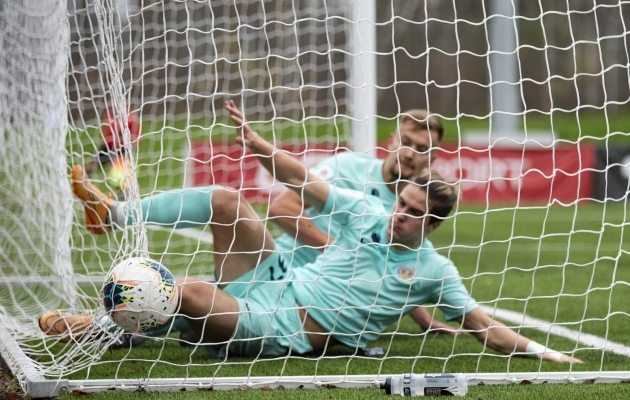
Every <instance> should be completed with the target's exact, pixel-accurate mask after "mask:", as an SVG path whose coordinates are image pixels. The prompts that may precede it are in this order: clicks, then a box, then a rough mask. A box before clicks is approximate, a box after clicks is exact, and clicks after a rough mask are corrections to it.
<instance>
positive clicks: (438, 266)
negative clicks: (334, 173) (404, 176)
mask: <svg viewBox="0 0 630 400" xmlns="http://www.w3.org/2000/svg"><path fill="white" fill-rule="evenodd" d="M322 213H326V214H329V215H331V217H332V218H333V219H334V220H335V221H336V222H337V223H338V224H340V226H341V227H342V229H343V235H340V236H339V237H338V238H337V241H336V242H335V244H333V245H331V246H329V247H328V248H327V249H326V251H325V252H323V253H322V255H321V256H320V257H318V258H317V259H316V261H315V262H313V263H309V264H306V265H304V266H303V267H301V268H295V269H293V270H292V271H291V277H290V281H291V284H290V287H291V290H292V293H293V295H294V296H295V298H296V300H297V302H298V303H300V305H302V306H304V307H307V308H308V310H309V311H308V313H309V315H310V316H312V317H313V319H315V321H317V322H318V323H319V324H320V325H321V327H322V328H324V329H325V330H327V331H329V332H331V334H332V335H333V336H334V337H335V338H336V339H337V340H338V341H339V342H341V343H344V344H345V345H347V346H351V347H358V348H364V347H366V345H367V343H368V342H370V341H373V340H376V339H377V338H378V336H379V334H380V333H381V332H382V331H383V330H384V329H385V328H387V327H388V326H390V325H391V324H392V323H394V322H395V321H397V320H398V319H400V318H401V317H402V316H403V315H405V314H407V313H409V312H410V311H411V310H413V309H414V308H416V307H418V306H420V305H422V304H425V303H434V304H436V305H437V306H438V307H439V308H440V309H441V310H442V312H443V313H444V315H445V317H446V319H447V320H451V319H453V318H456V317H459V316H461V315H463V314H466V313H468V312H470V311H472V310H473V309H475V308H476V307H477V303H476V302H475V300H474V299H473V298H472V297H471V296H470V295H469V293H468V291H467V290H466V288H465V287H464V285H463V283H462V279H461V278H460V276H459V273H458V271H457V269H456V268H455V266H454V265H453V263H452V262H451V261H450V260H449V259H448V258H446V257H444V256H442V255H440V254H439V253H438V252H437V251H436V250H435V249H434V247H433V245H432V244H431V242H430V241H429V240H426V239H425V241H424V243H423V244H422V246H421V247H420V248H419V249H412V250H408V251H396V250H394V249H393V248H391V246H390V245H388V240H387V237H386V229H387V220H388V217H389V214H390V212H389V211H388V210H386V209H385V208H384V207H383V205H382V203H381V201H380V200H379V199H378V198H376V197H374V196H364V194H363V193H360V192H356V191H352V190H347V189H339V188H337V189H336V190H335V188H334V187H332V185H331V191H330V195H329V197H328V199H327V202H326V204H325V206H324V208H323V210H322Z"/></svg>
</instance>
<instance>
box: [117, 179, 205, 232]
mask: <svg viewBox="0 0 630 400" xmlns="http://www.w3.org/2000/svg"><path fill="white" fill-rule="evenodd" d="M216 187H217V186H205V187H199V188H190V189H184V190H179V189H176V190H170V191H168V192H164V193H159V194H156V195H151V196H148V197H145V198H143V199H142V200H141V201H140V205H141V207H142V218H141V219H142V220H143V221H144V222H149V223H154V224H158V225H160V226H163V227H169V228H173V227H174V228H176V229H182V228H193V227H199V226H203V225H206V224H207V223H209V222H210V219H211V218H212V193H213V192H214V189H215V188H216ZM127 205H128V202H116V203H114V204H113V205H112V208H111V211H110V217H111V219H112V223H113V224H115V225H117V226H120V227H125V226H130V225H133V222H134V216H135V215H136V212H135V210H127V212H128V214H127V212H126V210H125V208H126V207H127Z"/></svg>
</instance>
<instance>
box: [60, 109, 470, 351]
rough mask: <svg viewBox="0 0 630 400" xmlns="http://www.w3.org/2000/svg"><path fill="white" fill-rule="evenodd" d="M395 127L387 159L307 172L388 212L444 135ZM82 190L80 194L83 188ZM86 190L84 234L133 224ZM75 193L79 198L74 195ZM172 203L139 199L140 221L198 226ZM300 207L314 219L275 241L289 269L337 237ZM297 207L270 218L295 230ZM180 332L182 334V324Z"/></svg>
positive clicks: (416, 313) (431, 120) (424, 127)
mask: <svg viewBox="0 0 630 400" xmlns="http://www.w3.org/2000/svg"><path fill="white" fill-rule="evenodd" d="M130 121H131V120H130ZM399 123H400V127H399V129H398V131H397V132H394V133H392V134H391V136H390V138H389V146H388V156H387V158H386V159H385V160H379V159H377V158H374V157H369V156H365V155H360V154H352V153H343V154H340V155H338V156H336V157H330V158H328V159H327V160H325V161H323V162H321V163H320V164H319V165H318V166H316V167H315V168H314V169H313V170H314V172H315V173H317V174H318V175H319V176H320V177H322V178H323V180H326V181H329V182H332V181H334V183H335V186H337V187H344V188H349V189H354V190H359V191H361V192H364V193H368V194H370V195H373V196H376V197H378V198H379V199H380V200H381V202H382V203H383V205H384V206H385V209H388V210H389V209H391V208H392V206H393V204H394V202H395V200H396V194H395V193H396V192H398V191H400V190H402V188H403V187H404V185H405V184H406V182H407V179H409V178H410V177H412V176H414V175H417V174H418V173H419V172H420V171H422V170H423V169H426V168H428V167H429V165H430V162H431V159H432V158H434V155H433V153H434V151H433V149H434V148H435V147H436V146H437V145H438V144H439V143H440V142H441V139H442V137H443V133H444V130H443V127H442V123H441V121H440V119H439V118H438V117H437V116H429V114H428V112H427V111H426V110H409V111H408V112H406V113H404V114H403V115H402V116H401V118H400V121H399ZM130 129H131V127H130ZM86 172H87V171H86ZM72 179H73V181H74V182H78V181H80V180H83V179H84V178H83V175H82V172H81V171H80V170H78V169H77V168H75V170H74V171H73V178H72ZM200 190H202V189H200ZM76 192H77V191H76V190H75V193H76ZM82 192H83V193H85V192H86V190H83V191H82ZM87 192H90V193H92V194H93V195H95V196H96V197H95V198H94V199H100V198H103V204H105V205H106V208H100V211H101V212H100V213H96V215H95V214H94V213H92V214H90V213H88V214H86V220H85V221H86V227H87V229H88V230H89V231H91V232H92V233H96V234H100V233H105V232H106V231H107V230H109V229H110V228H111V227H115V226H117V225H118V226H125V225H129V224H132V223H133V221H132V220H133V216H126V215H125V213H124V207H125V206H126V204H125V203H122V202H114V201H112V200H109V199H106V198H104V196H101V195H100V194H99V193H100V191H99V190H98V189H97V188H96V187H90V189H88V190H87ZM77 194H78V193H77ZM78 195H79V197H81V195H80V194H78ZM85 200H88V205H90V204H91V205H93V206H94V208H98V207H96V205H95V204H94V200H92V199H91V198H85ZM97 201H98V200H97ZM174 204H178V203H173V202H171V201H162V202H160V201H155V200H153V198H145V199H143V201H142V209H143V216H142V219H143V220H144V221H145V222H148V223H159V224H161V225H168V226H172V227H176V228H186V227H190V226H199V224H194V223H190V221H186V220H185V218H182V219H183V220H180V218H179V214H178V212H179V208H177V209H173V210H172V212H171V211H169V206H173V205H174ZM304 207H307V208H308V215H310V216H311V217H315V216H316V217H317V218H314V219H313V220H312V222H313V224H312V225H311V226H309V224H310V222H311V221H310V220H309V221H307V220H306V219H305V218H300V219H299V220H298V223H299V227H298V229H297V230H296V229H293V231H294V232H293V233H295V234H297V240H296V238H294V237H292V236H289V235H288V234H284V235H282V236H281V237H279V238H278V239H276V247H275V248H276V251H278V252H281V253H286V254H287V258H289V260H287V261H290V264H291V266H292V267H293V268H297V267H299V266H301V265H304V264H307V263H309V262H311V261H313V260H314V259H315V258H316V257H317V256H318V255H320V254H321V250H322V248H323V245H324V244H327V243H328V242H332V238H334V237H336V236H337V235H338V234H339V225H338V224H336V223H335V221H334V220H331V219H330V218H329V216H325V215H322V214H321V213H319V212H318V211H317V210H314V209H313V208H311V207H309V205H308V203H305V204H304ZM302 209H303V205H302V200H301V198H300V196H299V195H297V194H296V193H294V192H293V191H286V192H285V193H284V194H283V195H281V196H280V197H279V199H278V200H276V201H275V202H274V203H273V204H272V206H271V209H270V214H271V215H272V216H280V213H278V211H277V210H284V211H283V213H285V215H284V216H282V218H274V221H276V222H278V223H279V225H280V226H281V227H284V228H287V227H289V226H291V225H293V226H295V223H296V216H297V215H298V213H296V212H294V211H293V210H299V211H302ZM286 211H289V212H291V214H292V215H294V217H289V215H286ZM110 212H111V214H110ZM202 223H203V224H205V223H207V221H202ZM321 231H326V232H329V233H328V234H326V235H325V243H323V244H322V243H319V244H315V246H316V247H319V248H314V247H311V246H307V245H303V244H302V243H300V239H301V238H302V237H305V238H307V239H306V241H305V243H314V242H313V241H312V240H309V237H313V235H318V236H316V238H322V237H323V235H324V233H322V232H321ZM302 235H303V236H302ZM319 240H322V239H319ZM410 314H411V316H412V317H413V318H414V320H415V321H416V322H417V323H418V324H419V325H420V326H421V328H422V329H423V330H425V331H427V330H431V332H435V333H450V334H456V333H457V332H458V330H457V329H454V328H452V327H450V326H449V325H447V324H444V323H442V322H439V321H436V320H434V319H433V318H432V317H431V315H430V314H429V313H428V312H427V311H426V310H425V309H424V307H418V308H416V309H415V310H413V311H412V312H411V313H410ZM180 328H181V329H184V330H185V327H184V326H183V325H181V326H180ZM459 332H461V331H459ZM182 339H183V340H184V341H185V342H197V341H198V338H196V337H195V335H190V334H186V333H185V332H183V333H182Z"/></svg>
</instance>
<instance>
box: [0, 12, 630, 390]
mask: <svg viewBox="0 0 630 400" xmlns="http://www.w3.org/2000/svg"><path fill="white" fill-rule="evenodd" d="M357 3H358V2H352V1H327V0H305V1H296V2H286V1H280V0H276V1H261V2H228V3H226V2H223V1H214V0H211V1H204V2H201V1H158V0H156V1H143V2H140V1H133V0H94V1H91V0H71V1H68V3H67V8H66V7H65V5H64V6H61V5H60V4H59V3H58V2H57V3H55V2H52V1H51V2H39V1H34V0H32V1H29V0H22V1H19V2H2V3H1V4H0V12H1V13H0V24H1V26H0V27H1V31H2V35H0V41H1V42H2V48H3V52H2V54H1V55H0V62H1V64H0V99H1V100H0V124H1V126H2V130H3V132H2V136H0V166H1V167H0V180H1V181H2V182H3V185H2V187H1V188H0V221H2V223H1V225H0V280H1V281H2V282H0V299H1V302H0V323H1V324H2V325H3V326H4V327H5V328H6V329H7V330H8V331H9V332H10V333H11V335H12V337H14V338H16V340H19V341H22V342H24V343H27V344H28V345H27V346H24V347H23V348H24V351H25V352H26V353H27V354H28V355H29V356H31V357H32V358H34V359H36V360H37V362H36V365H37V368H38V369H40V370H41V372H42V373H43V375H44V376H46V377H48V378H52V379H62V378H63V379H68V378H69V379H92V378H94V377H106V378H108V379H119V380H120V379H122V378H138V379H145V378H154V377H169V378H195V377H199V376H204V377H208V376H213V377H225V376H244V377H253V376H257V375H287V376H290V375H308V376H312V377H317V376H323V375H331V374H332V375H338V374H341V375H352V374H381V375H382V374H388V373H393V372H403V371H409V370H414V371H419V372H439V371H454V372H466V373H471V374H475V373H487V372H496V373H509V372H518V371H529V372H534V373H538V374H540V373H542V372H545V371H548V370H554V371H556V370H557V371H560V372H562V373H563V375H561V376H563V377H566V376H567V375H569V374H570V372H571V371H576V370H579V371H596V372H597V373H599V374H605V373H606V372H608V371H614V370H620V371H627V370H628V367H629V364H630V363H629V362H628V360H627V357H628V355H629V354H630V350H629V348H628V341H627V339H626V337H625V331H624V326H625V325H626V324H627V322H628V318H629V317H630V315H629V314H628V311H627V309H626V308H624V306H623V304H624V299H625V298H627V296H628V295H629V294H630V292H629V288H628V285H627V282H628V281H630V276H629V275H628V272H627V271H625V270H624V269H623V268H620V267H621V266H622V265H623V264H624V263H625V262H626V261H628V254H629V252H630V249H629V248H628V245H627V243H628V240H627V233H626V227H627V226H628V217H627V211H626V210H627V208H626V206H627V193H628V165H629V160H630V158H629V157H630V150H629V149H628V146H627V142H628V133H627V132H628V131H629V130H630V124H629V123H627V122H626V120H627V118H624V113H626V111H627V108H628V106H627V105H628V99H629V98H630V89H629V82H630V72H629V70H628V65H629V55H628V44H627V23H628V22H630V21H629V20H628V12H629V11H630V10H629V9H628V6H629V5H628V3H627V2H624V1H586V0H576V1H571V2H567V1H554V0H545V1H539V2H524V1H521V2H518V1H511V2H508V1H490V2H456V1H454V2H440V1H432V0H427V1H424V2H396V1H390V2H387V1H379V2H376V4H375V5H373V6H374V7H376V13H375V14H376V20H375V21H363V22H362V23H359V22H358V18H360V16H361V15H364V14H363V13H361V12H357V7H358V5H357ZM365 6H366V5H365V4H361V7H365ZM366 22H367V25H368V26H369V27H372V29H374V31H375V32H376V34H375V35H374V36H375V39H374V42H373V43H367V42H365V41H363V42H361V43H362V45H361V46H357V45H356V42H355V40H360V37H359V38H357V35H358V34H360V32H361V29H363V28H365V25H366ZM357 49H361V50H360V51H361V52H363V53H364V54H363V55H366V54H367V55H369V56H371V57H373V58H374V59H375V65H373V66H370V65H360V67H359V68H357V67H356V64H354V65H353V63H356V62H361V60H364V58H363V59H362V58H361V54H355V53H353V52H355V51H357ZM68 51H69V54H68V53H67V52H68ZM372 68H374V69H376V71H377V72H378V74H377V75H376V81H375V82H367V83H357V82H363V81H361V80H353V79H352V78H353V77H352V74H353V73H354V74H356V73H357V71H359V73H365V76H373V75H371V73H372V72H373V69H372ZM368 70H370V71H372V72H369V71H368ZM361 71H363V72H361ZM354 78H356V76H355V77H354ZM353 85H354V86H353ZM357 86H360V87H357ZM357 90H359V91H360V92H361V93H364V94H365V96H370V95H371V94H370V93H373V94H374V96H375V97H374V98H371V99H370V101H366V103H365V104H359V105H357V104H356V102H354V101H353V100H352V99H353V96H354V95H355V94H356V91H357ZM230 99H233V100H235V101H236V102H237V104H238V105H239V106H240V107H241V109H242V110H243V111H244V114H245V116H246V117H247V119H248V120H249V121H250V123H251V125H252V127H253V128H254V129H256V130H257V131H258V132H259V133H261V135H262V136H264V137H265V138H267V139H269V140H270V141H271V142H272V143H274V144H276V145H277V146H278V147H281V148H283V149H286V150H288V151H290V152H292V153H294V155H295V156H296V157H298V158H302V159H303V160H304V163H305V164H306V165H309V166H310V165H314V164H316V163H317V162H318V161H320V160H322V159H323V158H324V157H327V156H330V155H332V154H333V153H334V152H336V151H345V150H349V149H350V150H352V149H362V148H363V147H362V146H361V144H362V143H357V140H358V139H357V137H359V136H354V137H353V136H352V134H353V132H351V130H352V129H351V128H353V127H354V128H355V129H356V125H352V122H353V119H354V120H355V122H356V120H359V122H365V121H374V120H377V119H378V123H377V124H376V127H377V132H375V133H374V134H375V135H376V141H377V142H378V143H379V146H381V147H386V146H387V139H388V137H389V133H390V132H394V131H396V129H397V127H398V125H397V124H398V122H397V121H398V118H399V117H400V116H401V115H402V114H403V113H404V112H405V111H406V110H409V109H413V108H423V109H429V110H431V111H432V112H433V113H435V114H436V115H438V116H440V117H441V118H442V120H443V122H444V124H445V127H446V136H445V138H444V145H443V146H442V149H435V153H436V154H437V155H438V159H437V161H436V162H435V163H434V164H432V167H434V168H436V169H438V170H439V171H440V172H441V173H442V174H443V175H444V176H445V177H446V178H447V179H449V180H454V181H458V183H460V185H461V188H462V191H463V196H462V200H461V202H460V203H459V204H458V206H457V207H456V210H455V212H454V215H453V216H451V217H449V218H448V219H447V221H446V222H445V223H444V224H443V226H442V227H440V229H439V230H437V231H436V233H434V234H432V235H433V236H432V240H433V243H434V245H435V247H436V249H437V250H438V251H439V252H440V253H442V254H444V255H447V256H448V257H449V258H450V259H451V260H453V262H454V263H455V265H457V267H458V269H459V272H460V274H461V276H462V277H463V278H464V284H465V286H466V287H467V289H468V290H469V291H470V293H471V295H472V297H474V298H475V299H476V300H477V301H478V302H479V303H480V304H481V305H482V307H483V309H484V310H485V311H486V312H487V313H489V314H490V315H493V316H494V317H495V318H496V319H497V320H501V321H503V322H504V323H506V325H508V326H509V327H511V328H512V329H514V330H515V331H517V332H519V333H520V334H523V335H525V336H527V337H531V338H533V339H535V340H537V341H538V342H540V343H543V344H546V345H549V347H552V348H554V349H557V350H560V351H562V352H564V353H566V354H574V355H575V356H577V357H580V358H582V359H585V360H587V361H588V363H587V364H588V365H587V366H586V367H585V368H582V367H580V366H574V365H563V366H560V367H556V366H554V367H553V368H551V367H548V366H547V365H548V364H546V363H540V362H535V361H534V360H532V359H527V358H525V359H523V358H519V359H516V358H514V359H512V358H509V357H508V356H507V355H504V354H499V353H497V352H494V351H493V350H490V349H489V348H487V347H485V346H484V345H483V344H480V343H479V342H477V341H476V340H475V339H474V338H473V337H472V336H471V335H463V336H458V337H457V338H451V337H448V338H443V337H439V338H435V337H434V335H433V332H432V331H429V332H428V333H427V332H422V331H419V330H418V328H417V325H415V323H414V322H413V321H412V320H411V319H410V318H409V317H405V318H402V319H401V321H400V322H399V323H397V324H394V325H393V326H391V327H389V328H388V329H387V330H386V334H384V335H383V336H381V339H379V341H378V342H377V343H376V344H375V345H374V346H375V347H380V348H382V349H383V351H384V355H379V356H377V357H370V356H366V355H364V354H363V353H360V352H359V350H358V349H354V348H350V349H347V348H341V349H340V347H335V348H333V349H332V350H331V351H329V352H328V353H326V354H325V355H319V354H317V355H312V356H308V357H304V356H298V355H295V354H293V355H290V356H287V357H280V358H278V359H270V358H264V357H253V358H249V359H248V358H237V359H232V358H226V359H213V358H210V357H209V356H208V355H207V354H205V351H204V350H203V348H201V347H192V348H188V347H187V348H184V347H181V346H179V345H178V344H177V343H176V342H175V339H178V337H179V336H178V334H176V333H172V334H170V335H169V336H167V338H166V339H162V338H160V339H155V340H154V339H151V340H149V341H148V342H146V343H145V345H144V346H140V347H138V348H135V349H133V350H129V349H123V350H117V351H113V352H110V353H105V352H104V350H103V347H102V346H101V347H99V346H98V345H99V344H104V343H111V342H112V341H113V340H114V339H116V338H118V337H119V336H120V332H114V333H112V335H104V336H102V337H99V338H97V340H96V341H95V340H94V338H83V339H81V340H80V343H78V344H77V343H72V342H71V343H68V344H63V343H59V342H57V341H54V340H51V339H44V336H43V335H42V333H41V332H40V330H39V329H38V327H37V323H36V317H37V316H38V315H40V314H41V313H42V312H45V311H49V310H53V309H63V310H67V311H70V312H73V313H79V314H90V315H95V316H97V317H100V316H101V315H102V314H103V310H102V306H101V305H100V303H99V299H98V294H99V291H100V289H101V285H102V282H103V278H104V276H105V275H106V273H107V272H108V271H109V270H110V268H111V266H112V263H115V262H117V261H119V260H121V259H124V258H126V257H130V256H136V255H149V256H151V257H153V258H155V259H158V260H160V261H161V262H162V263H163V264H164V265H166V266H167V267H168V268H169V269H170V270H171V271H172V272H173V273H174V275H176V276H202V277H204V278H208V277H210V276H212V274H213V271H214V267H215V266H214V265H213V255H214V247H213V237H212V235H211V231H210V229H209V228H207V227H206V228H204V227H199V228H193V229H171V228H168V227H164V226H162V227H160V226H156V225H155V224H147V225H145V224H143V223H139V222H140V221H138V220H136V221H135V222H136V224H133V225H131V227H130V228H128V229H124V230H115V231H113V232H109V233H107V234H104V235H91V234H89V233H87V232H86V230H85V227H84V225H83V222H84V220H83V211H82V207H81V206H80V204H79V203H78V202H74V203H73V197H72V194H71V191H70V187H69V184H68V182H69V179H68V166H69V165H74V164H81V165H88V164H89V163H91V162H93V161H94V160H95V159H97V158H99V157H100V156H101V152H102V151H103V150H104V146H105V144H106V142H107V135H106V133H105V132H106V131H107V130H116V129H118V128H117V127H120V126H129V127H131V125H132V123H133V122H130V121H131V120H132V119H133V118H137V121H138V122H137V123H138V124H139V125H138V126H139V127H140V131H141V133H140V135H139V139H138V138H134V136H133V135H134V133H133V128H130V129H123V130H122V132H123V135H122V137H123V139H124V140H123V141H124V143H123V148H124V150H125V155H124V158H125V160H126V162H127V163H128V164H129V165H132V171H133V174H132V179H131V183H130V184H129V185H127V186H126V187H127V189H126V190H125V193H123V194H121V195H120V196H119V198H120V199H124V200H127V201H129V202H130V203H129V204H130V208H128V209H127V211H128V212H130V213H134V212H135V213H136V214H137V213H138V212H139V210H140V199H142V198H146V197H148V196H150V195H155V194H159V193H162V192H164V191H167V190H170V189H181V188H185V187H201V186H204V185H210V184H221V185H226V186H229V187H232V188H236V189H240V190H241V193H242V194H243V195H244V196H245V197H246V198H247V199H248V200H250V201H251V202H252V203H253V204H254V206H255V209H256V211H257V212H258V214H259V215H260V216H261V218H262V219H263V221H264V223H265V225H266V226H267V227H268V228H269V229H270V230H271V231H272V233H273V235H274V236H276V237H277V236H279V235H280V234H281V230H280V229H279V228H278V227H276V226H275V225H274V224H273V220H272V219H271V218H270V217H269V214H268V207H269V205H270V202H271V200H272V199H273V198H274V197H275V196H276V195H277V194H278V193H279V192H280V191H281V190H282V188H281V186H280V185H278V184H276V183H274V180H273V178H272V177H271V175H270V174H268V173H267V172H265V171H264V170H263V169H262V168H261V167H260V166H259V165H258V163H257V161H255V159H253V158H252V157H244V152H243V150H242V148H241V147H240V146H237V145H236V144H235V142H234V140H235V137H236V133H235V130H234V128H233V124H232V123H231V122H230V121H229V120H228V119H227V113H226V112H225V111H224V109H223V104H224V102H225V101H226V100H230ZM371 102H375V103H376V109H369V108H368V107H367V105H369V104H371ZM358 108H360V109H358ZM108 111H111V112H112V113H113V114H112V116H113V119H112V118H110V117H109V116H106V114H107V112H108ZM362 151H363V150H361V151H359V153H362ZM368 151H369V152H374V153H376V154H377V156H379V157H385V156H386V155H387V154H388V153H387V152H384V151H382V149H381V148H380V147H379V148H378V149H377V148H371V149H368ZM109 156H110V155H107V154H106V156H105V158H103V160H105V162H102V163H95V164H94V165H95V167H94V169H93V171H91V174H90V177H91V179H92V181H93V182H94V183H95V184H96V185H97V186H98V187H99V188H100V189H101V190H103V191H104V192H106V193H109V192H112V193H113V192H114V191H115V190H116V186H117V182H116V179H112V176H111V172H110V168H111V163H108V162H107V161H108V157H109ZM101 158H102V157H101ZM611 200H615V201H614V202H612V201H611ZM73 204H74V211H73ZM405 306H407V304H405ZM428 306H429V312H430V313H431V314H433V316H434V317H436V318H441V313H440V312H439V311H438V310H437V308H436V307H433V306H432V305H431V304H429V305H428ZM453 326H455V325H453ZM191 349H192V350H191ZM497 363H498V364H500V365H498V364H497ZM112 365H115V367H111V366H112ZM208 367H211V370H209V369H207V368H208ZM554 368H555V369H554ZM208 371H210V372H208ZM296 371H299V372H296ZM313 379H315V378H313ZM558 379H560V378H558ZM234 385H238V382H236V383H234Z"/></svg>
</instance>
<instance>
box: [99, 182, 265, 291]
mask: <svg viewBox="0 0 630 400" xmlns="http://www.w3.org/2000/svg"><path fill="white" fill-rule="evenodd" d="M140 204H141V208H142V217H138V216H136V215H135V214H134V212H133V210H128V212H123V213H121V208H122V207H123V206H124V205H123V203H113V204H112V212H111V215H112V220H113V222H114V223H115V224H122V223H123V222H124V224H126V225H131V224H133V223H134V221H135V220H140V219H141V220H143V221H145V222H150V223H156V224H159V225H160V226H165V227H171V228H188V227H199V226H203V225H206V224H208V225H209V226H210V229H211V231H212V236H213V246H214V261H215V263H214V265H215V277H216V278H217V280H220V281H223V282H229V281H233V280H235V279H237V278H238V277H240V276H242V275H244V274H245V273H247V272H249V271H250V270H252V269H253V268H254V267H255V266H257V265H258V264H259V263H262V262H263V261H265V260H266V259H267V257H268V256H269V255H270V254H271V252H272V250H273V249H274V241H273V237H272V236H271V233H270V232H269V231H268V230H267V228H266V227H265V225H264V223H263V222H262V221H261V220H260V217H259V216H258V214H256V211H254V209H253V208H252V206H251V205H250V204H249V202H248V201H247V200H246V199H245V198H244V197H243V196H242V195H241V194H240V193H239V192H237V191H236V190H234V189H230V188H224V187H221V186H205V187H199V188H190V189H186V190H171V191H168V192H164V193H160V194H157V195H153V196H149V197H145V198H144V199H142V201H141V202H140ZM123 219H126V221H122V220H123Z"/></svg>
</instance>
